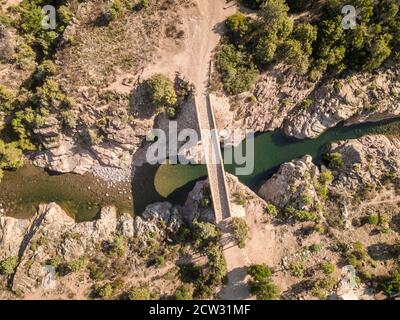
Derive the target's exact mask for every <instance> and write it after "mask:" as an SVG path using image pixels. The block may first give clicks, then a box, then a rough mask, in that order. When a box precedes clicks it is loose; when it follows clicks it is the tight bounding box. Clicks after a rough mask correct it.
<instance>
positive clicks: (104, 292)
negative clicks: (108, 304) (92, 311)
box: [95, 283, 114, 300]
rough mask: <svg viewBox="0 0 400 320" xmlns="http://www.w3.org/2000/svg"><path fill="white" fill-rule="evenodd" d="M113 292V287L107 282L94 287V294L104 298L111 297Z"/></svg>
mask: <svg viewBox="0 0 400 320" xmlns="http://www.w3.org/2000/svg"><path fill="white" fill-rule="evenodd" d="M113 294H114V289H113V286H112V284H111V283H107V284H105V285H104V286H102V287H100V288H96V289H95V295H96V296H97V297H98V298H100V299H104V300H108V299H111V298H112V296H113Z"/></svg>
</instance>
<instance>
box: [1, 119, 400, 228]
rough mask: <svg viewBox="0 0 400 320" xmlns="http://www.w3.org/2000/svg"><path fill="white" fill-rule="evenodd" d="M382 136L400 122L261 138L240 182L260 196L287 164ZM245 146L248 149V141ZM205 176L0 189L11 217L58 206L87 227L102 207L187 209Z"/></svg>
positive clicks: (199, 168) (52, 180)
mask: <svg viewBox="0 0 400 320" xmlns="http://www.w3.org/2000/svg"><path fill="white" fill-rule="evenodd" d="M378 133H379V134H387V135H398V134H399V133H400V120H392V121H385V122H379V123H365V124H359V125H352V126H342V125H338V126H336V127H334V128H332V129H329V130H327V131H326V132H325V133H323V134H322V135H321V136H320V137H318V138H317V139H306V140H296V139H292V138H288V137H286V136H284V135H283V134H282V133H281V132H280V131H279V130H277V131H274V132H266V133H260V134H257V135H256V136H255V140H254V144H255V157H254V159H255V166H254V172H253V173H252V174H251V175H248V176H239V177H238V178H239V179H240V180H241V181H242V182H243V183H244V184H246V185H247V186H249V187H250V188H252V189H254V190H257V189H258V187H259V185H260V184H261V183H262V182H263V181H265V180H266V179H267V178H268V177H269V176H271V175H272V174H273V173H274V172H276V170H277V169H278V168H279V166H280V165H281V164H282V163H284V162H288V161H291V160H293V159H296V158H299V157H302V156H304V155H306V154H308V155H311V156H312V157H313V159H314V162H315V163H317V164H318V163H320V161H321V158H322V154H323V153H324V151H325V148H326V146H327V144H329V143H331V142H334V141H339V140H348V139H356V138H359V137H361V136H363V135H367V134H378ZM242 143H243V144H245V143H246V140H244V141H243V142H242ZM238 148H243V146H242V145H240V146H238ZM242 150H245V149H244V148H243V149H242ZM236 167H237V166H236V165H235V164H232V165H225V169H226V171H227V172H230V173H233V174H234V173H235V168H236ZM206 176H207V170H206V167H205V166H204V165H192V166H183V165H175V166H172V165H161V166H150V165H144V166H142V167H137V168H136V174H135V178H134V179H133V181H132V183H131V184H130V183H125V184H122V183H121V184H117V185H116V186H115V187H112V188H110V187H107V185H106V184H105V183H102V182H101V181H99V180H98V179H97V178H95V177H93V176H92V175H90V174H85V175H83V176H80V175H74V174H52V173H49V172H47V171H45V170H43V169H40V168H36V167H33V166H32V165H27V166H25V167H24V168H22V169H20V170H18V171H15V172H6V173H5V175H4V178H3V180H2V182H1V183H0V191H1V192H0V204H2V205H3V209H4V208H6V209H7V211H6V214H7V215H9V216H14V217H18V218H29V217H31V216H32V215H33V214H34V213H35V211H36V208H37V205H38V204H39V203H48V202H57V203H58V204H60V205H61V206H62V207H63V208H64V209H65V210H66V211H67V212H68V213H69V214H70V215H71V216H72V217H74V218H75V219H76V220H77V221H87V220H91V219H93V218H95V217H96V215H97V214H98V212H99V210H100V208H101V207H102V206H104V205H115V206H116V207H117V208H118V211H119V212H128V213H131V214H133V213H140V212H142V211H143V209H144V208H145V207H146V205H148V204H150V203H154V202H157V201H165V200H169V201H171V202H174V203H183V201H184V200H185V198H186V196H187V193H188V192H189V191H190V190H191V189H192V188H193V186H194V185H195V183H196V181H199V180H201V179H204V178H205V177H206ZM132 198H133V199H132Z"/></svg>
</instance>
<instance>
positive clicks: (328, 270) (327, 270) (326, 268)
mask: <svg viewBox="0 0 400 320" xmlns="http://www.w3.org/2000/svg"><path fill="white" fill-rule="evenodd" d="M321 270H322V272H323V273H324V274H325V275H327V276H329V275H331V274H332V273H334V272H335V270H336V267H335V265H334V264H333V263H331V262H326V263H322V264H321Z"/></svg>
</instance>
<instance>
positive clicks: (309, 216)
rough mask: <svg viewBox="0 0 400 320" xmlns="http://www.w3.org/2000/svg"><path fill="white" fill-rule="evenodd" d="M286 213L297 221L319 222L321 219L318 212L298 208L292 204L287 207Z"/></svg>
mask: <svg viewBox="0 0 400 320" xmlns="http://www.w3.org/2000/svg"><path fill="white" fill-rule="evenodd" d="M285 214H286V216H287V217H292V218H294V220H295V221H296V222H306V221H313V222H318V221H319V219H320V217H319V216H318V214H317V213H316V212H312V211H305V210H297V209H294V208H293V207H290V206H289V207H286V208H285Z"/></svg>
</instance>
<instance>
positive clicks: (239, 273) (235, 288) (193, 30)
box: [142, 0, 250, 300]
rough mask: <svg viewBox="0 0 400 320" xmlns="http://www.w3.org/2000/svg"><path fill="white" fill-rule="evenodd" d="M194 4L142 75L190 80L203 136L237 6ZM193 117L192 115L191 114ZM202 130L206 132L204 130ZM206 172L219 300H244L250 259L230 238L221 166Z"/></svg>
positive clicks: (209, 150) (207, 142)
mask: <svg viewBox="0 0 400 320" xmlns="http://www.w3.org/2000/svg"><path fill="white" fill-rule="evenodd" d="M195 3H196V4H197V8H196V10H197V11H196V12H194V15H193V16H192V17H190V18H189V19H188V26H187V30H186V37H185V40H184V43H183V44H182V45H180V46H176V47H175V48H171V47H170V46H169V47H168V46H166V48H165V49H162V50H160V52H159V57H160V58H159V60H158V61H157V62H156V63H155V64H154V65H152V66H150V67H148V68H147V69H145V70H144V72H143V74H142V77H143V78H144V79H146V78H148V77H150V76H151V75H152V74H154V73H163V74H166V75H169V76H173V75H174V74H175V73H176V72H179V73H181V74H182V75H183V76H184V77H185V78H186V79H188V80H189V81H191V82H192V83H193V84H194V85H195V86H196V96H197V98H196V105H197V106H196V108H197V116H198V121H199V125H200V127H201V129H202V136H203V134H204V133H205V132H207V130H210V129H213V128H214V127H215V120H214V119H213V117H212V112H211V110H210V109H211V108H212V106H211V102H210V99H209V96H208V92H207V86H208V80H209V70H210V61H211V59H212V55H213V51H214V50H215V48H216V47H217V45H218V43H219V40H220V37H221V34H222V33H223V31H224V25H225V23H224V21H225V20H226V18H227V17H228V16H230V15H232V14H234V13H235V12H236V6H235V5H232V4H231V3H226V1H225V0H195ZM193 116H195V115H194V114H193ZM203 130H206V131H205V132H203ZM208 132H209V131H208ZM210 138H211V137H205V136H203V143H204V149H205V153H206V158H207V160H208V162H209V163H210V159H214V161H215V159H217V157H218V158H221V155H220V149H219V146H215V145H214V144H213V143H212V142H211V139H210ZM215 149H216V150H217V151H218V152H217V151H215ZM217 153H219V154H217ZM221 159H222V158H221ZM211 162H212V161H211ZM214 163H215V162H214ZM208 173H209V179H210V184H211V185H212V186H213V187H212V188H211V189H212V193H213V202H214V211H215V213H216V218H217V222H218V224H219V228H220V230H221V233H222V241H221V242H222V245H223V250H224V258H225V260H226V263H227V269H228V270H227V271H228V283H227V284H226V285H225V286H224V287H223V288H222V290H221V292H219V294H218V295H219V297H220V298H221V299H231V300H239V299H244V298H247V297H248V288H247V285H246V283H245V282H243V280H244V278H245V276H246V266H247V265H249V263H250V262H249V259H248V258H247V257H246V256H245V255H244V252H243V250H241V249H239V248H238V246H237V245H236V243H234V241H232V234H231V232H232V230H231V228H230V224H229V222H230V208H229V196H228V192H227V188H226V183H225V178H224V175H225V173H224V170H223V166H222V165H213V164H211V165H210V164H209V166H208ZM227 208H229V210H228V209H227Z"/></svg>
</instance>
